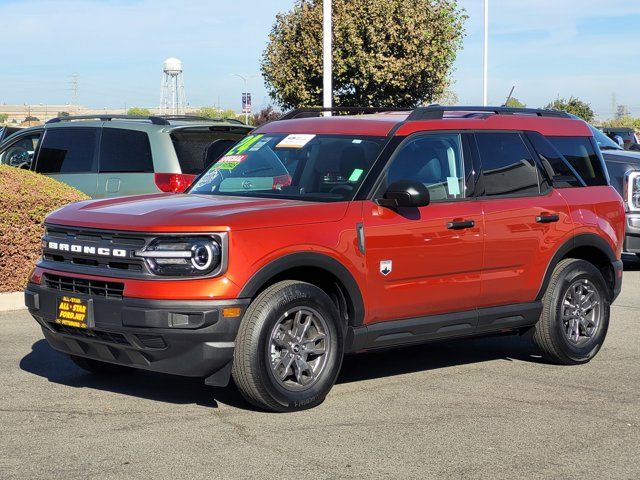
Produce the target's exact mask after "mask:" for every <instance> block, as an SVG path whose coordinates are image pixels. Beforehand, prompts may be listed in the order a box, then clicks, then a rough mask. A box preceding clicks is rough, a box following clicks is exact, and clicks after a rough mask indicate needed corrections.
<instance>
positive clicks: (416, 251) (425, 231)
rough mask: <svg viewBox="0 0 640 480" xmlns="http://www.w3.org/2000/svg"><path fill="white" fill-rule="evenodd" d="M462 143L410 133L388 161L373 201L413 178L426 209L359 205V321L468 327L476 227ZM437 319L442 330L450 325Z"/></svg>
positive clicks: (476, 263) (478, 245)
mask: <svg viewBox="0 0 640 480" xmlns="http://www.w3.org/2000/svg"><path fill="white" fill-rule="evenodd" d="M462 140H463V138H462V136H461V135H459V134H457V133H429V134H419V135H415V136H412V137H409V138H408V139H407V140H405V141H404V143H403V144H402V145H401V146H400V147H399V148H398V151H397V153H396V154H395V155H394V158H393V159H392V160H391V164H390V167H389V168H388V170H387V172H386V173H385V174H384V181H383V184H382V185H381V187H380V188H379V189H378V192H377V194H376V195H377V196H378V197H379V196H381V194H382V193H383V192H384V190H385V189H386V187H387V186H388V185H390V184H391V183H393V182H395V181H399V180H417V181H420V182H422V183H423V184H424V185H425V186H426V187H427V188H428V190H429V193H430V197H431V203H430V204H429V205H427V206H425V207H420V208H399V209H396V210H393V209H389V208H383V207H380V206H378V205H377V204H375V203H374V202H365V203H364V206H363V226H364V237H365V252H366V253H365V257H366V263H367V270H368V285H367V295H368V297H369V302H368V305H369V308H368V312H367V313H368V314H367V319H366V322H367V323H377V322H383V321H389V320H397V319H406V318H418V317H427V316H432V315H437V314H444V313H452V312H469V313H470V316H469V317H468V318H467V320H469V321H468V322H467V321H466V320H465V321H464V322H462V323H461V324H459V325H458V326H457V327H454V328H460V329H461V330H460V333H466V332H467V331H468V332H471V331H472V330H473V328H475V311H474V309H475V308H476V306H477V304H478V297H479V295H480V277H481V270H482V248H483V229H484V226H483V215H482V210H481V206H480V205H479V202H477V201H476V200H474V199H473V198H472V197H471V195H472V193H473V192H472V189H473V185H474V175H475V173H474V169H473V166H472V162H471V158H470V155H465V153H464V152H465V151H466V148H465V149H463V147H462V143H463V142H462ZM470 197H471V198H470ZM438 321H442V328H447V325H448V324H449V323H455V322H448V321H447V319H444V320H443V319H442V318H439V319H438ZM438 329H439V327H437V326H436V327H435V330H434V333H436V334H437V333H438V332H437V330H438Z"/></svg>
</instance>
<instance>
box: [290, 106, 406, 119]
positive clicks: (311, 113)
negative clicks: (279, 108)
mask: <svg viewBox="0 0 640 480" xmlns="http://www.w3.org/2000/svg"><path fill="white" fill-rule="evenodd" d="M411 110H412V109H411V108H402V107H331V108H326V107H306V108H296V109H293V110H290V111H289V112H287V113H285V114H284V115H282V116H281V117H280V118H279V119H278V120H292V119H294V118H309V117H319V116H320V114H321V113H324V112H332V113H370V114H371V113H381V112H410V111H411Z"/></svg>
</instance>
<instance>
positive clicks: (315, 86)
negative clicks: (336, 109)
mask: <svg viewBox="0 0 640 480" xmlns="http://www.w3.org/2000/svg"><path fill="white" fill-rule="evenodd" d="M466 18H467V16H466V15H465V14H464V10H463V9H461V8H458V4H457V0H334V1H333V48H334V50H333V87H334V92H333V95H334V103H335V104H336V105H337V106H345V107H346V106H379V107H384V106H391V107H395V106H397V107H415V106H416V105H419V104H422V103H425V102H432V101H433V99H435V98H437V97H438V96H440V95H441V94H442V93H443V91H444V90H445V88H446V87H447V85H448V80H449V76H450V73H451V69H452V66H453V62H454V60H455V58H456V53H457V51H458V49H459V48H460V47H461V46H462V37H463V36H464V28H463V25H464V21H465V20H466ZM261 70H262V74H263V76H264V79H265V85H266V87H267V90H268V91H269V94H270V95H271V97H272V98H273V99H274V101H275V102H276V103H277V104H279V105H280V106H282V107H283V108H292V107H305V106H306V107H309V106H317V105H321V104H322V101H321V100H322V0H296V2H295V4H294V6H293V9H292V10H291V11H289V12H288V13H283V14H279V15H278V16H277V17H276V21H275V24H274V25H273V28H272V30H271V33H270V35H269V43H268V45H267V48H266V50H265V51H264V53H263V57H262V63H261Z"/></svg>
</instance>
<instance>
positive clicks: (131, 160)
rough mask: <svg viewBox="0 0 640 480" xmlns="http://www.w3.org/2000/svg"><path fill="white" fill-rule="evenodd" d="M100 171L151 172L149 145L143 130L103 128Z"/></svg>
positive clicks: (151, 163)
mask: <svg viewBox="0 0 640 480" xmlns="http://www.w3.org/2000/svg"><path fill="white" fill-rule="evenodd" d="M100 172H102V173H148V172H153V161H152V159H151V146H150V145H149V137H148V136H147V134H146V133H145V132H139V131H137V130H124V129H121V128H103V129H102V141H101V142H100Z"/></svg>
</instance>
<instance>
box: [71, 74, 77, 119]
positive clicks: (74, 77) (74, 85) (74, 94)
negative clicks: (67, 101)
mask: <svg viewBox="0 0 640 480" xmlns="http://www.w3.org/2000/svg"><path fill="white" fill-rule="evenodd" d="M78 81H79V75H78V74H77V73H74V74H73V75H71V104H72V105H75V107H76V113H77V111H78Z"/></svg>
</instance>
